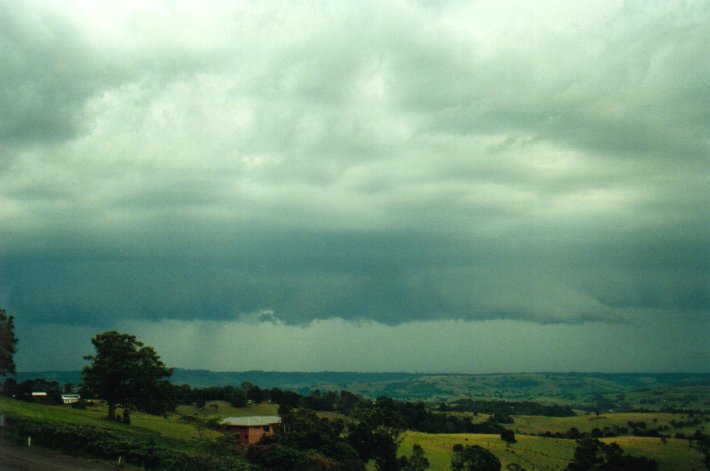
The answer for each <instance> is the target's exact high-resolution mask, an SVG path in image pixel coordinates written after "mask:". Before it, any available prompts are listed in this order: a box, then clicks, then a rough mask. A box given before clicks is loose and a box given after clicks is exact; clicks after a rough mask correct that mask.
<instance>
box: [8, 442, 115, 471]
mask: <svg viewBox="0 0 710 471" xmlns="http://www.w3.org/2000/svg"><path fill="white" fill-rule="evenodd" d="M116 469H118V468H115V467H113V466H108V465H106V464H103V463H97V462H93V461H89V460H85V459H81V458H74V457H73V456H67V455H62V454H61V453H57V452H55V451H51V450H47V449H44V448H38V447H29V448H28V447H26V446H20V445H16V444H14V443H12V442H9V441H7V440H5V439H4V438H0V470H2V471H90V470H96V471H107V470H116Z"/></svg>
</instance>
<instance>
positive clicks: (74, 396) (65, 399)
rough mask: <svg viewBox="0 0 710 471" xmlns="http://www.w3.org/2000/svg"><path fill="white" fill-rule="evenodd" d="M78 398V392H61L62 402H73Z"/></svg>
mask: <svg viewBox="0 0 710 471" xmlns="http://www.w3.org/2000/svg"><path fill="white" fill-rule="evenodd" d="M79 399H81V396H80V395H79V394H62V402H64V404H74V403H75V402H79Z"/></svg>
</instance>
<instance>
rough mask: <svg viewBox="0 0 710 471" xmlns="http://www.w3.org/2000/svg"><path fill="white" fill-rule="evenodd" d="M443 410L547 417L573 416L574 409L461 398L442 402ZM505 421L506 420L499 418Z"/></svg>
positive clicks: (503, 415) (526, 402)
mask: <svg viewBox="0 0 710 471" xmlns="http://www.w3.org/2000/svg"><path fill="white" fill-rule="evenodd" d="M439 410H441V411H456V412H473V413H475V414H478V413H484V414H495V415H497V416H498V417H509V416H511V415H544V416H547V417H573V416H574V415H575V413H574V411H573V410H572V409H571V408H570V407H567V406H560V405H557V404H540V403H538V402H531V401H520V402H515V401H482V400H478V401H477V400H473V399H459V400H456V401H453V402H450V403H447V404H441V405H440V407H439ZM498 422H500V423H505V421H504V420H498Z"/></svg>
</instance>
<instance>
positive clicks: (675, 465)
mask: <svg viewBox="0 0 710 471" xmlns="http://www.w3.org/2000/svg"><path fill="white" fill-rule="evenodd" d="M516 438H517V440H518V442H517V443H515V444H513V445H511V446H510V447H506V445H505V443H504V442H503V441H502V440H501V439H500V437H499V436H498V435H488V434H427V433H419V432H406V433H404V434H403V436H402V442H401V444H400V449H399V453H400V455H410V454H411V453H412V446H413V445H414V444H415V443H418V444H419V445H420V446H421V447H422V448H423V449H424V452H425V453H426V456H427V459H428V460H429V463H430V464H431V468H430V469H432V470H447V469H449V468H450V463H451V449H452V448H453V446H454V445H456V444H457V443H460V444H463V445H480V446H482V447H484V448H486V449H487V450H489V451H490V452H491V453H493V454H494V455H496V456H497V457H498V459H500V461H501V464H502V465H503V469H505V466H507V465H508V464H511V463H518V464H519V465H521V466H522V467H524V468H525V469H527V470H528V471H533V470H563V469H564V468H565V467H566V466H567V464H568V463H569V462H570V461H571V460H572V458H573V456H574V450H575V448H576V443H575V441H574V440H569V439H560V438H544V437H533V436H527V435H517V436H516ZM603 441H604V442H606V443H610V442H616V443H618V444H619V445H620V446H621V447H622V448H623V449H624V451H625V452H627V453H629V454H631V455H635V456H644V457H647V458H652V459H655V460H656V461H657V462H658V464H659V468H660V469H661V471H681V470H698V471H700V470H703V469H704V467H703V465H702V455H700V453H698V452H697V451H695V450H693V449H690V448H688V442H687V441H686V440H677V439H669V440H668V441H667V443H666V444H665V445H664V444H663V443H661V441H660V439H658V438H647V437H617V438H606V439H603Z"/></svg>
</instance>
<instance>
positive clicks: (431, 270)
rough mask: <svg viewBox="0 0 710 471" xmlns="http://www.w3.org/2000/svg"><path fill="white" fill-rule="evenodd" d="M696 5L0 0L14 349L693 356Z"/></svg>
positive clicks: (703, 131) (698, 137) (377, 364)
mask: <svg viewBox="0 0 710 471" xmlns="http://www.w3.org/2000/svg"><path fill="white" fill-rule="evenodd" d="M709 37H710V4H709V3H708V2H706V1H704V0H697V1H694V0H687V1H663V2H661V1H649V2H636V1H611V0H604V1H598V2H581V1H580V2H569V1H535V2H530V1H462V2H458V1H440V2H436V1H424V0H422V1H366V0H363V1H354V2H324V1H323V2H316V1H310V0H303V1H294V2H283V1H268V0H265V1H258V2H257V1H254V2H237V1H224V2H222V1H200V2H196V1H195V2H191V1H177V0H175V1H155V2H141V1H133V2H131V1H120V2H118V1H115V2H109V1H100V2H96V1H68V0H67V1H58V2H46V1H23V0H20V1H13V2H0V57H1V58H2V60H0V307H3V308H5V309H6V310H7V311H8V312H9V313H10V314H12V315H14V316H15V319H16V334H17V337H18V338H19V341H20V343H19V345H18V347H19V351H18V353H17V354H16V358H15V359H16V363H17V366H18V370H20V371H31V370H47V369H55V370H68V369H78V368H80V367H81V366H82V365H83V364H84V360H83V359H82V357H83V356H84V355H87V354H91V353H92V347H91V343H90V339H91V337H92V336H94V335H96V334H97V333H100V332H104V331H107V330H118V331H121V332H127V333H131V334H133V335H136V336H137V337H138V338H139V339H140V340H142V341H144V342H145V343H146V344H148V345H151V346H154V347H155V349H156V351H157V352H158V354H160V355H161V357H162V359H163V360H164V361H165V362H166V363H167V364H168V365H169V366H174V367H182V368H202V369H212V370H222V371H224V370H252V369H264V370H273V371H294V370H297V371H322V370H331V371H332V370H337V371H411V372H461V373H487V372H522V371H603V372H622V371H649V372H685V371H702V372H708V371H710V369H708V368H710V342H708V333H710V211H709V210H708V209H709V208H710V191H709V189H710V165H709V163H710V46H709V45H708V44H709V43H708V38H709Z"/></svg>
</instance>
